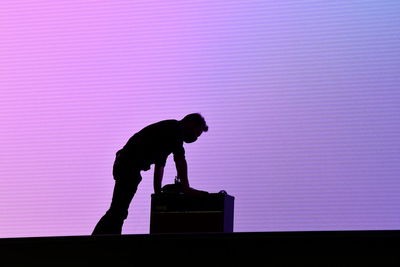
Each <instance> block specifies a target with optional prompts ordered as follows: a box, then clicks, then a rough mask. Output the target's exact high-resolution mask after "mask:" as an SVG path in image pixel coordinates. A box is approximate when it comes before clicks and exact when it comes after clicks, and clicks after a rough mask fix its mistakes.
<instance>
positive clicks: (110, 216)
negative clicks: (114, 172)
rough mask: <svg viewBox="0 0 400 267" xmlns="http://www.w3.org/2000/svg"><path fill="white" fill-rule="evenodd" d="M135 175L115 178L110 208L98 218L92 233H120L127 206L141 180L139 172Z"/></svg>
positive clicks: (126, 213)
mask: <svg viewBox="0 0 400 267" xmlns="http://www.w3.org/2000/svg"><path fill="white" fill-rule="evenodd" d="M135 176H136V177H129V178H127V177H124V178H123V179H116V181H115V186H114V192H113V197H112V202H111V206H110V209H109V210H108V211H107V212H106V214H105V215H104V216H103V217H102V218H101V219H100V221H99V222H98V223H97V225H96V227H95V228H94V230H93V233H92V235H120V234H121V232H122V225H123V223H124V220H125V219H126V218H127V217H128V208H129V205H130V203H131V201H132V198H133V196H134V195H135V193H136V190H137V187H138V185H139V183H140V181H141V179H142V178H141V176H140V172H138V173H137V174H136V175H135Z"/></svg>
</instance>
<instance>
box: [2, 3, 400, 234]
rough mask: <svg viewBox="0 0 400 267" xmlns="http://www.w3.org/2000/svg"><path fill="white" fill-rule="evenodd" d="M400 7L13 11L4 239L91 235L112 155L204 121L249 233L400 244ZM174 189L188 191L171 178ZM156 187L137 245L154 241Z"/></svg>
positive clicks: (208, 167)
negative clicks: (380, 232)
mask: <svg viewBox="0 0 400 267" xmlns="http://www.w3.org/2000/svg"><path fill="white" fill-rule="evenodd" d="M399 13H400V3H399V2H397V1H347V0H346V1H344V0H343V1H330V2H327V1H306V2H301V3H300V2H299V1H149V0H146V1H117V0H113V1H100V0H98V1H83V0H81V1H78V0H68V1H56V2H55V1H45V0H43V1H29V0H25V1H22V0H21V1H8V0H6V1H2V2H1V4H0V123H1V129H0V148H1V149H0V237H23V236H60V235H87V234H90V233H91V231H92V229H93V227H94V226H95V224H96V222H97V221H98V219H99V218H100V217H101V216H102V215H103V214H104V212H105V211H106V210H107V208H108V206H109V204H110V200H111V193H112V189H113V179H112V175H111V171H112V164H113V160H114V155H115V152H116V151H117V150H118V149H120V148H121V147H122V146H123V145H124V144H125V142H126V141H127V140H128V138H129V137H130V136H131V135H133V134H134V133H135V132H136V131H138V130H140V129H141V128H143V127H144V126H146V125H148V124H150V123H153V122H157V121H160V120H164V119H172V118H173V119H181V118H182V117H183V116H184V115H186V114H188V113H192V112H200V113H202V114H203V115H204V117H205V118H206V120H207V123H208V125H209V126H210V131H209V132H208V133H205V134H204V135H203V136H201V137H200V139H199V141H198V142H196V143H194V144H186V145H185V148H186V154H187V160H188V164H189V178H190V181H191V185H192V186H193V187H196V188H199V189H203V190H208V191H210V192H218V191H219V190H222V189H224V190H226V191H227V192H228V193H230V194H231V195H234V196H235V197H236V202H235V204H236V206H235V226H234V228H235V229H234V230H235V231H237V232H247V231H300V230H302V231H303V230H359V229H364V230H366V229H399V227H400V220H399V219H400V215H399V214H400V212H399V208H400V181H399V174H400V149H399V147H400V136H399V122H400V121H399V118H400V117H399V115H400V114H399V111H400V105H399V103H400V92H399V88H400V75H399V71H398V70H399V66H400V46H399V41H400V40H399V36H400V30H399V29H400V16H399ZM166 168H167V169H166V171H165V178H164V182H165V183H171V182H172V181H173V177H174V176H175V170H174V165H173V161H172V158H169V160H168V161H167V166H166ZM152 170H153V168H152V169H151V170H150V171H148V172H142V175H143V181H142V183H141V185H140V187H139V190H138V193H137V195H136V196H135V198H134V200H133V203H132V206H131V209H130V215H129V217H128V219H127V220H126V223H125V227H124V233H126V234H131V233H148V232H149V217H150V194H151V193H152Z"/></svg>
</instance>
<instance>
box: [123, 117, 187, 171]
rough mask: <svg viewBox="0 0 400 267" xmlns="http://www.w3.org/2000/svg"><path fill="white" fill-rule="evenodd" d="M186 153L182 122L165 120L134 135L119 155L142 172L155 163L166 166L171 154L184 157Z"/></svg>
mask: <svg viewBox="0 0 400 267" xmlns="http://www.w3.org/2000/svg"><path fill="white" fill-rule="evenodd" d="M184 152H185V151H184V148H183V133H182V126H181V124H180V122H179V121H177V120H163V121H160V122H157V123H154V124H151V125H148V126H146V127H145V128H143V129H142V130H140V131H139V132H137V133H136V134H134V135H133V136H132V137H131V138H130V139H129V140H128V142H127V143H126V144H125V146H124V147H123V148H122V149H121V150H119V151H118V152H117V154H118V153H119V154H121V156H122V158H123V159H124V160H127V161H133V162H134V163H137V164H138V165H139V166H140V168H141V169H142V170H148V169H150V165H151V164H153V163H157V164H159V165H162V166H165V163H166V160H167V157H168V155H169V154H171V153H174V156H177V155H178V156H184Z"/></svg>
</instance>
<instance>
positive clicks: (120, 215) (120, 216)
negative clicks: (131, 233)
mask: <svg viewBox="0 0 400 267" xmlns="http://www.w3.org/2000/svg"><path fill="white" fill-rule="evenodd" d="M107 216H108V217H111V218H113V219H116V220H122V221H123V220H125V219H126V218H127V217H128V211H127V210H123V209H115V208H111V209H109V210H108V211H107Z"/></svg>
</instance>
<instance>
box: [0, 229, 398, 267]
mask: <svg viewBox="0 0 400 267" xmlns="http://www.w3.org/2000/svg"><path fill="white" fill-rule="evenodd" d="M399 248H400V231H335V232H271V233H270V232H263V233H223V234H151V235H123V236H94V237H92V236H68V237H37V238H6V239H0V251H1V252H0V253H1V259H0V261H1V266H32V265H41V266H43V265H46V266H50V265H52V266H94V265H99V264H102V265H103V264H106V265H109V266H134V265H139V264H140V265H147V266H151V264H164V265H165V266H177V265H178V266H190V265H194V264H195V265H198V264H201V265H210V266H213V265H216V264H218V265H222V264H224V266H227V265H228V264H229V265H230V264H235V263H236V264H237V265H238V264H239V263H240V264H243V263H245V264H246V266H252V265H253V264H254V265H255V266H279V265H282V264H283V265H284V264H291V265H294V264H296V265H294V266H297V265H298V264H308V265H309V264H313V265H318V266H359V265H364V264H365V263H369V264H374V265H376V266H382V264H384V265H398V264H399V263H400V252H399V251H400V250H399ZM260 261H261V262H260ZM250 264H251V265H250Z"/></svg>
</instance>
